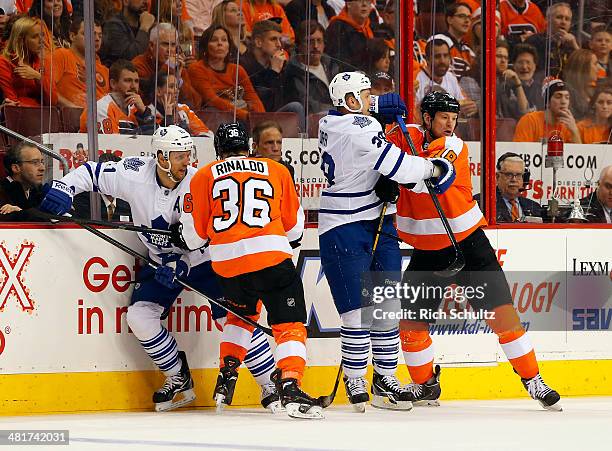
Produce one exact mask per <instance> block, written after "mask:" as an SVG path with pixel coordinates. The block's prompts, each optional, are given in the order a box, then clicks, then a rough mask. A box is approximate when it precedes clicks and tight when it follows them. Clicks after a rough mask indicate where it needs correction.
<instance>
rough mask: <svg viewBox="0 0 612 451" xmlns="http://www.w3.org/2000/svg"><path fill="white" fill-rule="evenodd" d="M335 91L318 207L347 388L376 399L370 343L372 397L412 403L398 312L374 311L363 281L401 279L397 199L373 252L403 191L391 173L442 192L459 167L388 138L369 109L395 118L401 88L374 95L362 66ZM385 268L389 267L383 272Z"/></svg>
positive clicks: (323, 131)
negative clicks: (402, 377)
mask: <svg viewBox="0 0 612 451" xmlns="http://www.w3.org/2000/svg"><path fill="white" fill-rule="evenodd" d="M329 93H330V96H331V99H332V102H333V104H334V106H335V107H336V110H331V111H330V112H329V114H328V115H327V116H325V117H323V118H322V119H321V120H320V122H319V149H320V151H321V155H322V165H321V167H322V169H323V172H324V173H325V177H326V178H327V182H328V187H327V188H325V189H324V190H323V193H322V197H321V206H320V210H319V247H320V252H321V264H322V266H323V271H324V273H325V276H326V278H327V281H328V283H329V286H330V289H331V292H332V296H333V299H334V303H335V305H336V308H337V310H338V313H339V314H340V318H341V322H342V325H341V332H340V340H341V343H342V365H343V368H344V383H345V388H346V392H347V395H348V397H349V401H350V402H351V403H352V404H353V406H354V408H355V410H357V411H364V409H365V404H366V402H367V401H368V400H369V394H368V391H367V381H366V380H365V374H366V368H367V363H368V356H369V351H370V343H371V347H372V363H373V366H374V377H373V380H372V394H373V399H372V405H373V406H375V407H379V408H389V409H398V410H410V409H411V408H412V402H411V401H412V399H413V395H412V393H411V392H410V391H409V390H407V389H406V388H405V387H403V386H402V385H401V384H400V383H399V381H398V379H397V378H396V376H395V372H396V369H397V360H398V355H399V331H398V320H395V319H392V320H390V319H386V318H382V319H381V318H377V319H375V318H374V316H373V305H372V303H371V301H372V299H371V296H370V293H371V291H368V287H367V286H366V287H365V288H364V286H363V285H362V282H363V281H365V280H368V278H369V280H370V283H374V284H390V285H395V283H398V282H399V281H400V280H401V278H400V269H401V255H400V251H399V245H398V243H397V241H396V240H394V239H392V238H389V237H388V236H387V235H395V234H396V231H395V228H394V226H393V219H392V214H393V213H395V205H389V207H388V209H387V210H386V216H385V218H384V222H383V227H382V232H383V234H380V235H379V237H378V238H379V241H378V243H377V247H376V250H375V252H374V254H373V255H372V249H373V245H374V242H375V239H376V238H375V235H376V234H377V232H376V231H377V229H378V224H379V221H380V216H381V214H382V210H383V204H385V205H387V203H392V202H393V201H395V200H397V194H394V193H393V192H391V191H388V190H387V189H385V188H386V187H388V186H393V185H394V184H392V183H385V181H388V180H389V179H392V180H394V181H396V182H398V183H400V184H415V183H418V182H421V181H422V180H427V179H429V180H431V181H432V183H433V184H434V186H436V188H437V190H438V192H444V190H446V189H447V188H448V187H449V186H450V185H451V184H452V182H453V180H454V176H455V173H454V169H453V166H452V165H451V164H450V163H448V162H447V161H446V160H444V159H436V158H432V159H425V158H420V157H413V156H410V155H408V154H406V153H405V152H402V150H401V149H399V148H398V147H396V146H394V145H393V144H391V143H389V142H388V141H387V140H386V139H385V134H384V132H383V129H382V126H381V124H380V123H379V122H378V120H376V119H375V118H374V117H373V116H372V115H371V114H370V110H371V111H372V112H373V113H375V115H376V118H378V119H379V120H381V121H382V122H383V123H391V122H393V121H394V119H395V117H396V115H397V114H402V115H403V114H405V113H406V106H405V105H404V102H403V101H402V100H401V98H399V96H397V94H393V93H392V94H385V95H383V96H380V97H371V96H370V80H369V79H368V77H367V76H365V75H364V74H362V73H359V72H343V73H339V74H337V75H336V76H335V77H334V78H333V80H332V81H331V83H330V85H329ZM383 125H384V124H383ZM379 179H380V182H379ZM380 271H385V273H384V276H381V274H380ZM377 272H379V273H378V274H377ZM362 290H363V291H364V292H363V295H362ZM377 307H380V308H382V309H383V310H384V311H389V312H390V311H398V310H399V300H398V299H386V300H384V301H383V303H382V305H377ZM379 316H380V315H379Z"/></svg>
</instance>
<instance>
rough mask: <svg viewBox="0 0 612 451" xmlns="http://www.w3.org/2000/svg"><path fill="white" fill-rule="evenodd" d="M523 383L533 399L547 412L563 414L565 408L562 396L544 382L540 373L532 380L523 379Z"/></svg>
mask: <svg viewBox="0 0 612 451" xmlns="http://www.w3.org/2000/svg"><path fill="white" fill-rule="evenodd" d="M521 382H522V383H523V386H524V387H525V390H527V393H529V396H531V397H532V398H533V399H535V400H536V401H538V402H539V403H540V405H541V406H542V407H544V408H545V409H546V410H554V411H557V412H561V411H562V410H563V408H562V407H561V403H560V402H559V401H560V400H561V396H559V393H557V392H556V391H555V390H553V389H552V388H550V387H549V386H548V385H546V383H545V382H544V380H543V379H542V376H540V373H538V374H537V375H536V376H535V377H532V378H531V379H523V378H521Z"/></svg>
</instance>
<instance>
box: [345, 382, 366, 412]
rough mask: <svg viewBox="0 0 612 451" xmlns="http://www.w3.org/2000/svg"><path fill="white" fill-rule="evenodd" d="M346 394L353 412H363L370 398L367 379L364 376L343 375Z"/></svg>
mask: <svg viewBox="0 0 612 451" xmlns="http://www.w3.org/2000/svg"><path fill="white" fill-rule="evenodd" d="M343 380H344V388H345V389H346V396H348V399H349V402H350V403H351V405H352V406H353V409H354V410H355V412H359V413H363V412H365V409H366V403H367V402H368V401H369V400H370V395H368V381H366V379H365V377H351V378H348V377H346V376H344V377H343Z"/></svg>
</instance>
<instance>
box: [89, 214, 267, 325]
mask: <svg viewBox="0 0 612 451" xmlns="http://www.w3.org/2000/svg"><path fill="white" fill-rule="evenodd" d="M79 225H80V226H81V227H83V228H84V229H85V230H87V231H88V232H91V233H93V234H94V235H96V236H97V237H99V238H102V239H103V240H104V241H106V242H107V243H110V244H112V245H113V246H116V247H118V248H119V249H121V250H122V251H124V252H126V253H128V254H130V255H131V256H132V257H136V258H140V259H141V260H143V261H144V262H146V263H147V265H149V266H150V267H151V268H153V269H155V270H156V269H157V268H159V267H160V266H161V265H159V264H158V263H156V262H154V261H153V260H151V259H150V258H149V257H146V256H145V255H142V254H141V253H140V252H138V251H135V250H134V249H130V248H129V247H127V246H126V245H125V244H123V243H120V242H119V241H117V240H116V239H114V238H111V237H110V236H108V235H107V234H105V233H103V232H100V231H99V230H97V229H94V228H93V227H91V226H90V225H87V224H79ZM175 280H176V282H177V283H178V284H180V285H182V286H183V287H184V288H187V289H188V290H191V291H193V292H194V293H196V294H198V295H200V296H202V297H203V298H204V299H206V300H207V301H208V302H209V303H211V304H215V305H217V306H219V307H221V308H223V309H225V310H227V311H228V312H230V313H233V314H234V315H235V316H236V318H238V319H240V320H242V321H244V322H245V323H248V324H250V325H251V326H253V327H257V328H259V329H261V331H262V332H263V333H265V334H266V335H269V336H270V337H273V335H272V329H270V328H269V327H265V326H262V325H261V324H259V323H257V322H255V321H253V320H252V319H250V318H247V317H246V316H242V315H241V314H240V313H238V312H237V311H236V310H234V309H233V308H232V307H231V306H229V305H225V304H223V303H221V302H219V301H215V300H214V299H211V298H209V297H208V296H206V295H205V294H204V293H202V292H200V291H198V290H196V289H195V288H193V287H192V286H191V285H189V284H188V283H186V282H183V281H182V280H181V279H175Z"/></svg>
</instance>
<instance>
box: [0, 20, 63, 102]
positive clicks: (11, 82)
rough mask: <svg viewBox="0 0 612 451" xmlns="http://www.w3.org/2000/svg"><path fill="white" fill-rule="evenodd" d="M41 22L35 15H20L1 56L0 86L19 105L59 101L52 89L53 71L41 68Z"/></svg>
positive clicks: (5, 95)
mask: <svg viewBox="0 0 612 451" xmlns="http://www.w3.org/2000/svg"><path fill="white" fill-rule="evenodd" d="M42 26H43V25H42V22H41V20H40V19H38V18H36V17H27V16H26V17H20V18H19V19H17V20H16V21H15V22H14V23H13V26H12V28H11V34H10V36H9V39H8V42H7V43H6V46H5V47H4V50H3V51H2V55H1V56H0V89H1V90H2V93H3V95H4V98H5V99H10V100H12V101H14V102H18V104H19V105H20V106H40V105H41V104H45V105H48V104H51V105H55V104H56V103H57V91H56V90H55V89H51V80H50V71H49V70H46V71H45V70H41V59H40V55H41V53H42V50H43V47H42V39H41V34H42ZM41 97H42V99H41ZM41 100H42V102H41Z"/></svg>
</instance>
